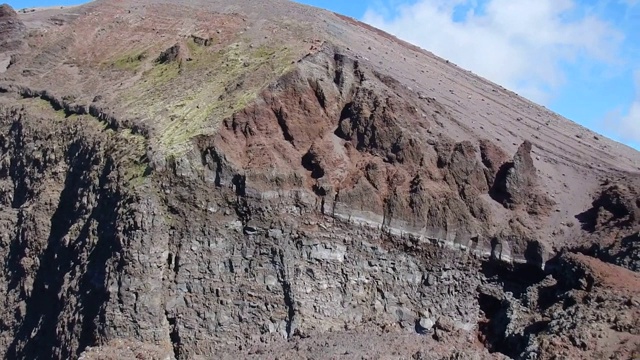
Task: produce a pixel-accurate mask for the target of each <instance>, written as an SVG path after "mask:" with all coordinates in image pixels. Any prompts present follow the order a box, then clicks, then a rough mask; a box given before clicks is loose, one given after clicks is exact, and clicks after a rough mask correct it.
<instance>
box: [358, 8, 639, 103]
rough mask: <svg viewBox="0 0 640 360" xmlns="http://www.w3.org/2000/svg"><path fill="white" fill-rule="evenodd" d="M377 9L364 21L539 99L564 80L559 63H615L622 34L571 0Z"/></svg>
mask: <svg viewBox="0 0 640 360" xmlns="http://www.w3.org/2000/svg"><path fill="white" fill-rule="evenodd" d="M623 1H637V0H623ZM380 9H381V8H380V7H378V8H372V9H369V10H368V11H367V12H366V13H365V15H364V19H363V20H364V21H365V22H367V23H370V24H371V25H373V26H376V27H379V28H381V29H384V30H386V31H388V32H390V33H392V34H394V35H396V36H398V37H400V38H403V39H405V40H407V41H409V42H412V43H415V44H417V45H419V46H421V47H423V48H425V49H427V50H429V51H432V52H434V53H435V54H437V55H439V56H441V57H444V58H445V59H448V60H451V61H453V62H454V63H457V64H458V65H460V66H461V67H463V68H467V69H469V70H472V71H474V72H476V73H477V74H479V75H481V76H484V77H486V78H488V79H490V80H492V81H495V82H497V83H499V84H501V85H503V86H505V87H507V88H509V89H512V90H514V91H517V92H519V93H520V94H522V95H524V96H527V97H529V98H531V99H532V100H535V101H539V102H543V103H544V102H546V101H548V100H549V99H550V97H551V96H553V93H554V90H556V89H558V88H559V87H560V86H561V85H563V84H564V83H565V81H566V79H565V78H566V74H565V71H564V69H563V66H564V65H565V64H567V63H570V64H579V65H580V66H588V65H589V64H594V63H596V64H597V63H614V62H615V61H616V54H617V53H618V48H619V45H620V43H621V41H622V39H623V36H622V34H621V33H620V32H618V31H617V30H616V29H615V28H614V27H612V26H611V25H610V24H608V23H607V22H605V21H603V20H601V19H600V18H599V17H598V16H597V15H594V14H593V13H591V12H590V11H589V9H586V8H584V7H582V8H579V7H576V4H575V3H574V1H573V0H486V1H482V0H480V1H478V0H418V1H417V2H415V3H412V4H409V5H407V4H405V5H401V6H399V7H397V11H395V12H394V14H392V15H391V16H389V14H388V12H386V11H384V10H380ZM461 11H464V13H463V14H462V15H460V12H461ZM383 14H384V15H383Z"/></svg>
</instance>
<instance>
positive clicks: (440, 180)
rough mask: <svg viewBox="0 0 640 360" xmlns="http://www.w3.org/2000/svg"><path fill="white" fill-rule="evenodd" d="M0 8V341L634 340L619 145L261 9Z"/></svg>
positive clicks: (144, 352) (354, 34) (284, 347)
mask: <svg viewBox="0 0 640 360" xmlns="http://www.w3.org/2000/svg"><path fill="white" fill-rule="evenodd" d="M1 9H2V10H1V12H0V44H4V45H3V46H2V47H0V61H3V60H2V59H9V62H7V66H4V68H2V67H0V69H3V70H2V71H3V72H2V74H0V128H1V129H0V255H1V256H2V258H3V259H4V262H3V264H2V267H0V269H1V272H2V277H1V278H0V289H1V290H2V292H3V293H4V294H5V296H4V298H3V301H2V302H0V309H1V310H2V311H0V329H2V331H1V333H0V354H1V355H2V357H4V358H7V359H15V358H29V359H52V358H53V359H74V358H82V359H109V358H148V359H171V358H175V359H208V358H229V359H238V358H274V357H276V356H277V357H279V358H296V359H297V358H314V359H323V358H326V359H329V358H331V359H334V358H360V357H364V358H370V357H374V356H380V357H383V358H413V359H460V358H464V359H466V358H474V359H477V358H480V359H482V358H486V359H493V358H495V359H500V358H509V357H510V358H537V359H551V358H554V357H556V356H563V357H566V358H572V357H573V358H589V357H596V358H597V357H601V358H617V359H620V358H630V359H631V358H634V356H638V353H639V352H640V339H639V336H640V335H639V334H638V333H637V329H638V324H637V319H638V311H639V309H640V303H638V296H639V293H638V286H637V284H638V282H639V280H638V275H637V271H638V264H639V258H638V255H639V252H638V239H639V237H638V234H639V233H640V223H639V219H640V217H639V216H640V201H639V200H640V199H639V198H638V193H637V190H636V189H639V187H638V186H639V184H640V180H639V177H638V172H639V171H640V168H639V166H640V154H639V153H638V152H636V151H635V150H632V149H630V148H627V147H624V146H623V145H620V144H617V143H615V142H613V141H610V140H608V139H606V138H602V137H600V136H597V137H596V136H594V134H591V136H589V132H588V130H586V129H584V128H582V127H579V126H578V125H576V124H574V123H572V122H570V121H569V120H566V119H563V118H561V117H559V116H558V115H556V114H553V113H551V112H549V111H548V110H546V109H544V108H542V107H539V106H537V105H535V104H533V103H531V102H529V101H527V100H526V99H523V98H521V97H519V96H518V95H517V94H514V93H513V92H510V91H508V90H506V89H504V88H501V87H499V86H497V85H495V84H492V83H490V82H488V81H486V80H484V79H482V78H480V77H477V76H476V75H474V74H472V73H470V72H468V71H464V70H462V69H460V68H458V67H457V66H455V65H454V64H452V63H450V62H448V61H446V60H443V59H440V58H438V57H436V56H435V55H433V54H430V53H428V52H427V51H424V50H422V49H419V48H417V47H415V46H412V45H409V44H407V43H404V42H402V41H400V40H398V39H396V38H394V37H392V36H390V35H388V34H386V33H384V32H382V31H379V30H377V29H373V28H371V27H369V26H367V25H365V24H362V23H359V22H357V21H355V20H353V19H350V18H346V17H344V16H340V15H337V14H333V13H330V12H326V11H322V10H319V9H314V8H310V7H306V6H302V5H299V4H295V3H291V2H288V1H284V0H270V1H265V2H256V1H249V0H240V1H228V0H209V1H189V2H186V1H180V0H171V1H169V0H126V1H117V2H116V1H107V0H98V1H94V2H91V3H89V4H86V5H82V6H79V7H69V8H55V9H54V8H52V9H34V11H20V12H18V13H16V12H14V11H13V10H11V9H10V8H8V7H7V6H3V7H2V8H1ZM634 271H636V272H634Z"/></svg>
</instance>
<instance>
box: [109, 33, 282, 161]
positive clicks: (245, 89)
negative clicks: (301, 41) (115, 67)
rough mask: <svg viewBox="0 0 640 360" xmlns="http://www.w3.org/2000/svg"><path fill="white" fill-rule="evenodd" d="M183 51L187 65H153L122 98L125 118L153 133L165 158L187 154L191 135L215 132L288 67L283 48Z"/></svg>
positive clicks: (194, 48) (246, 46)
mask: <svg viewBox="0 0 640 360" xmlns="http://www.w3.org/2000/svg"><path fill="white" fill-rule="evenodd" d="M192 42H193V40H189V41H188V44H191V43H192ZM189 50H190V52H191V54H190V58H191V60H190V61H182V62H176V63H169V64H154V66H153V68H151V69H149V70H147V71H145V72H144V73H143V74H142V77H141V79H140V80H139V81H138V83H137V84H136V85H135V86H133V87H132V88H130V89H129V90H128V91H127V92H126V93H125V94H124V96H123V97H122V99H123V102H124V103H125V104H124V105H125V106H126V107H127V108H128V109H129V111H130V115H131V116H133V117H136V118H139V119H142V120H143V121H146V122H148V123H149V124H150V125H151V127H153V128H154V129H155V130H156V131H155V132H154V133H155V136H156V142H157V143H158V144H159V145H161V149H162V150H164V151H165V152H166V155H167V156H168V155H180V154H182V153H184V152H185V151H187V150H188V148H189V141H190V139H191V138H193V137H194V136H197V135H201V134H212V133H215V131H216V130H217V127H218V126H219V124H220V122H221V121H222V120H223V119H224V118H226V117H229V116H231V115H232V114H233V113H235V112H237V111H239V110H241V109H243V108H245V107H246V106H248V105H249V104H250V103H251V102H252V101H254V100H255V99H256V97H257V95H258V93H259V91H260V90H261V89H262V88H264V87H265V86H266V85H267V84H269V83H270V82H272V81H273V80H274V79H275V78H276V77H278V76H281V75H282V74H284V73H285V72H286V71H287V70H289V68H290V66H291V63H292V56H291V53H290V51H288V50H287V49H286V48H283V47H275V46H267V45H263V46H257V47H252V46H251V45H250V44H248V43H234V44H231V45H228V46H226V47H224V48H220V49H215V48H214V47H203V46H199V45H197V44H195V43H194V44H191V45H189Z"/></svg>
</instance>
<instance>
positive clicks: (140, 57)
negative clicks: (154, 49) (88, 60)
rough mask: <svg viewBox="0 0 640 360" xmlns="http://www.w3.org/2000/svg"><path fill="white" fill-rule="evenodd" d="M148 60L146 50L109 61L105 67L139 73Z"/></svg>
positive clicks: (129, 53)
mask: <svg viewBox="0 0 640 360" xmlns="http://www.w3.org/2000/svg"><path fill="white" fill-rule="evenodd" d="M146 59H147V52H146V50H145V51H139V50H134V51H131V52H128V53H126V54H122V55H120V56H118V57H116V58H114V59H111V60H110V61H107V62H106V64H105V65H107V66H109V67H111V68H114V69H117V70H123V71H137V70H138V69H140V67H141V66H142V64H143V63H144V61H145V60H146Z"/></svg>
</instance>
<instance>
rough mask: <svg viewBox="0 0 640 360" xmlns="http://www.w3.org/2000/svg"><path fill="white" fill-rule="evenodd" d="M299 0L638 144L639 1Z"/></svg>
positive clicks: (26, 0) (26, 2)
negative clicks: (382, 32)
mask: <svg viewBox="0 0 640 360" xmlns="http://www.w3.org/2000/svg"><path fill="white" fill-rule="evenodd" d="M298 2H301V3H305V4H308V5H313V6H317V7H321V8H325V9H329V10H332V11H335V12H339V13H342V14H345V15H349V16H352V17H354V18H357V19H360V20H363V21H365V22H367V23H370V24H372V25H374V26H376V27H379V28H382V29H384V30H386V31H388V32H390V33H392V34H394V35H396V36H398V37H400V38H403V39H405V40H407V41H410V42H412V43H415V44H417V45H419V46H421V47H423V48H425V49H427V50H430V51H432V52H434V53H435V54H437V55H440V56H442V57H444V58H446V59H448V60H451V61H453V62H454V63H457V64H458V65H460V66H462V67H464V68H468V69H470V70H472V71H474V72H475V73H477V74H479V75H481V76H484V77H486V78H488V79H490V80H492V81H495V82H497V83H499V84H500V85H503V86H505V87H507V88H509V89H511V90H514V91H516V92H518V93H519V94H521V95H523V96H526V97H528V98H530V99H532V100H534V101H536V102H538V103H541V104H543V105H545V106H547V107H548V108H550V109H552V110H554V111H556V112H558V113H560V114H561V115H563V116H565V117H567V118H569V119H571V120H573V121H576V122H578V123H580V124H582V125H584V126H586V127H588V128H591V129H593V130H595V131H597V132H600V133H602V134H604V135H606V136H609V137H611V138H613V139H615V140H618V141H621V142H624V143H626V144H629V145H631V146H633V147H635V148H637V149H640V0H362V1H357V0H352V1H346V0H298ZM8 3H9V4H10V5H11V6H13V7H14V8H16V9H20V8H24V7H33V6H52V5H72V4H79V3H82V1H65V0H58V1H55V0H54V1H51V0H46V1H45V0H40V1H33V0H23V1H12V0H10V1H9V2H8Z"/></svg>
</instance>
